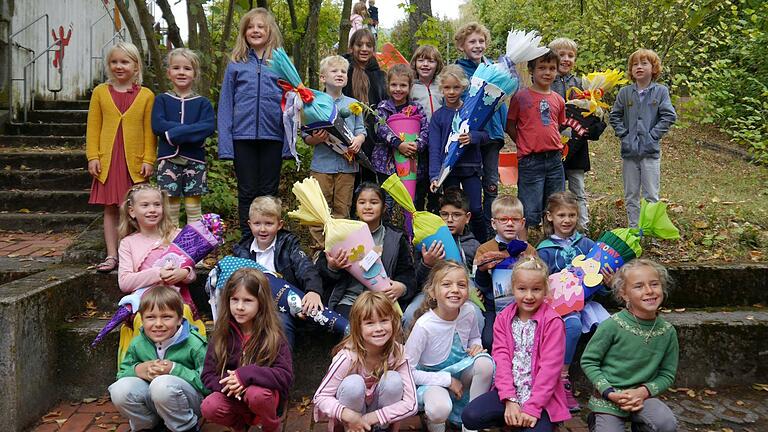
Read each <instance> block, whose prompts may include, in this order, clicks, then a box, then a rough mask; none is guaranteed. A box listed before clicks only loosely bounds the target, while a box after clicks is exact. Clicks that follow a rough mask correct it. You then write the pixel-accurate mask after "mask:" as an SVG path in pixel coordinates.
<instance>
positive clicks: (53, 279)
mask: <svg viewBox="0 0 768 432" xmlns="http://www.w3.org/2000/svg"><path fill="white" fill-rule="evenodd" d="M57 280H59V278H57V277H56V276H50V277H48V279H46V280H45V281H46V282H53V281H57ZM94 400H96V399H94Z"/></svg>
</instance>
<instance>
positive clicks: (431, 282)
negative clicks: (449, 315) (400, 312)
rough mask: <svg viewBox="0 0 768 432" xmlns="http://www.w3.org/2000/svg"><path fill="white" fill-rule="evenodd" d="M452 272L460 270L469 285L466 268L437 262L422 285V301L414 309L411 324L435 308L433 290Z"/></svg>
mask: <svg viewBox="0 0 768 432" xmlns="http://www.w3.org/2000/svg"><path fill="white" fill-rule="evenodd" d="M454 270H460V271H461V272H462V273H463V274H464V277H466V279H467V284H469V275H468V274H467V268H466V267H464V265H463V264H459V263H457V262H456V261H448V260H442V261H438V262H437V264H435V266H434V267H432V270H431V271H430V272H429V277H427V282H426V283H425V284H424V288H423V291H424V300H423V301H422V302H421V305H420V306H419V308H418V309H416V313H414V314H413V324H415V323H416V320H418V319H419V317H420V316H422V315H424V314H425V313H427V311H429V310H431V309H435V308H437V298H435V290H436V289H437V287H438V286H439V285H440V281H442V280H443V278H444V277H445V276H446V275H447V274H448V273H450V272H452V271H454ZM467 287H469V285H467Z"/></svg>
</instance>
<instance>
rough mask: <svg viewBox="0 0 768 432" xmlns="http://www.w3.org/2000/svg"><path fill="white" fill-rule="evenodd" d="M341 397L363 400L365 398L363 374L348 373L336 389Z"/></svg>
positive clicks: (337, 394)
mask: <svg viewBox="0 0 768 432" xmlns="http://www.w3.org/2000/svg"><path fill="white" fill-rule="evenodd" d="M336 396H337V397H338V398H339V399H352V400H357V399H360V400H362V399H363V398H365V380H364V379H363V377H362V376H361V375H358V374H351V375H347V376H346V377H345V378H344V379H343V380H341V384H339V388H338V389H337V390H336Z"/></svg>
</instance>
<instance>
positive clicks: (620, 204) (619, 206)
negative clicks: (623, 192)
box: [613, 199, 624, 209]
mask: <svg viewBox="0 0 768 432" xmlns="http://www.w3.org/2000/svg"><path fill="white" fill-rule="evenodd" d="M613 205H615V206H616V208H617V209H622V208H624V200H623V199H617V200H616V201H614V202H613Z"/></svg>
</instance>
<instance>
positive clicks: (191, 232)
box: [152, 213, 225, 269]
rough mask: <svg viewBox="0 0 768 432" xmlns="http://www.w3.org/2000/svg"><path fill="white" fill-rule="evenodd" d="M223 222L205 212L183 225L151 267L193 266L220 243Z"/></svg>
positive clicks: (217, 216)
mask: <svg viewBox="0 0 768 432" xmlns="http://www.w3.org/2000/svg"><path fill="white" fill-rule="evenodd" d="M224 229H225V226H224V223H223V222H222V221H221V217H220V216H219V215H217V214H216V213H206V214H204V215H203V216H202V218H201V219H200V220H197V221H195V222H192V223H190V224H187V225H185V226H184V228H182V229H181V231H179V233H178V234H177V235H176V238H174V239H173V241H172V242H171V244H170V245H168V247H167V248H166V249H165V251H164V252H163V255H162V256H161V257H160V258H159V259H158V260H157V261H155V263H154V264H152V266H153V267H159V268H168V269H176V268H182V267H194V266H195V264H197V263H198V262H200V261H202V260H203V259H204V258H205V257H207V256H208V254H210V253H211V252H213V251H214V250H215V249H216V248H217V247H218V246H219V245H220V244H221V243H222V239H221V236H222V234H223V233H224Z"/></svg>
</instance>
